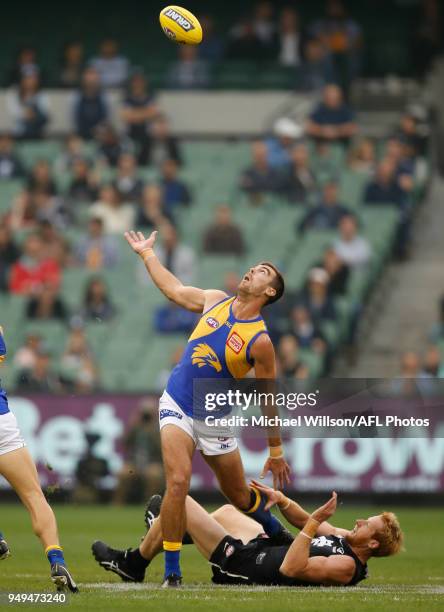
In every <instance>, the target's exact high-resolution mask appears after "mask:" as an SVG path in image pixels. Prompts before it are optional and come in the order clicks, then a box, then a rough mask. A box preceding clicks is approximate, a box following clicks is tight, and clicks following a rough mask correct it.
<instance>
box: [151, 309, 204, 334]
mask: <svg viewBox="0 0 444 612" xmlns="http://www.w3.org/2000/svg"><path fill="white" fill-rule="evenodd" d="M196 323H197V317H196V315H195V313H193V312H190V311H189V310H185V308H181V307H180V306H177V305H176V304H174V303H173V302H166V303H165V304H162V305H161V306H158V307H157V308H156V310H155V312H154V321H153V327H154V330H155V331H156V332H158V333H160V334H176V333H184V334H189V333H191V331H192V330H193V329H194V327H195V325H196Z"/></svg>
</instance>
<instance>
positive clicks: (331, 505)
mask: <svg viewBox="0 0 444 612" xmlns="http://www.w3.org/2000/svg"><path fill="white" fill-rule="evenodd" d="M337 502H338V494H337V493H336V491H333V493H332V496H331V497H330V499H329V500H328V502H326V503H325V504H324V505H323V506H321V507H320V508H318V509H317V510H315V511H314V512H313V513H312V514H311V517H312V518H314V519H315V521H318V523H323V522H324V521H328V519H329V518H330V517H331V516H333V514H334V513H335V512H336V505H337Z"/></svg>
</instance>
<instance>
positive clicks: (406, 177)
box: [385, 138, 416, 193]
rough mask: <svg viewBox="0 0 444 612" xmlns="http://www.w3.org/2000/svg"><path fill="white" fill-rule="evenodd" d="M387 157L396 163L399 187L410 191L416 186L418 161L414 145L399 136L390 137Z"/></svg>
mask: <svg viewBox="0 0 444 612" xmlns="http://www.w3.org/2000/svg"><path fill="white" fill-rule="evenodd" d="M385 159H388V160H390V161H392V162H393V163H394V165H395V175H396V179H397V181H398V185H399V187H400V188H401V189H402V190H403V191H404V192H405V193H409V192H411V191H412V190H413V188H414V175H415V165H416V161H415V158H414V153H413V149H412V147H411V146H410V145H409V144H408V143H406V142H403V141H401V140H399V139H398V138H389V140H388V141H387V143H386V147H385Z"/></svg>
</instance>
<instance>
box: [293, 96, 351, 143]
mask: <svg viewBox="0 0 444 612" xmlns="http://www.w3.org/2000/svg"><path fill="white" fill-rule="evenodd" d="M357 129H358V127H357V125H356V122H355V116H354V113H353V111H352V110H351V108H350V107H349V106H348V105H347V104H346V103H345V102H344V97H343V94H342V91H341V89H340V88H339V87H338V86H337V85H333V84H329V85H326V86H325V87H324V91H323V96H322V102H320V103H319V104H318V106H317V107H316V108H315V109H314V111H313V112H312V113H311V115H310V117H309V118H308V121H307V124H306V127H305V130H306V132H307V134H308V135H309V136H311V137H312V138H314V139H315V140H316V141H318V142H319V141H320V142H338V143H342V144H344V145H347V144H348V143H349V141H350V138H351V137H352V136H354V135H355V134H356V132H357Z"/></svg>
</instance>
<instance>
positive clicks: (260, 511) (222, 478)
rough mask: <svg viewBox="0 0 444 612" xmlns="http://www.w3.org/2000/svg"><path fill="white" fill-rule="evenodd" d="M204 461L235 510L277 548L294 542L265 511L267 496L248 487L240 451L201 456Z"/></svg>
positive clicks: (275, 519) (267, 511) (276, 519)
mask: <svg viewBox="0 0 444 612" xmlns="http://www.w3.org/2000/svg"><path fill="white" fill-rule="evenodd" d="M203 457H204V459H205V461H206V462H207V463H208V465H209V466H210V467H211V469H212V470H213V472H214V474H215V475H216V477H217V479H218V481H219V486H220V489H221V491H222V493H223V494H224V495H225V496H226V497H227V498H228V499H229V500H230V502H231V503H232V504H233V505H234V506H236V508H238V509H239V510H241V511H242V512H244V513H245V514H247V515H248V516H249V517H251V518H252V519H253V520H255V521H257V522H258V523H260V524H261V525H262V527H263V529H264V531H265V533H266V534H267V535H268V536H269V537H272V538H273V539H274V540H275V543H276V545H279V544H288V543H289V542H292V541H293V537H292V535H291V534H290V533H289V532H288V531H287V529H285V527H284V526H283V525H282V523H281V522H280V521H279V519H278V518H276V517H275V516H274V514H272V513H271V512H270V510H265V504H266V503H267V498H266V496H265V495H263V494H262V493H261V492H260V491H259V490H258V489H256V488H255V487H252V486H248V484H247V482H246V479H245V472H244V467H243V465H242V459H241V456H240V453H239V449H235V450H233V451H231V452H230V453H225V454H223V455H205V454H204V455H203Z"/></svg>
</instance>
